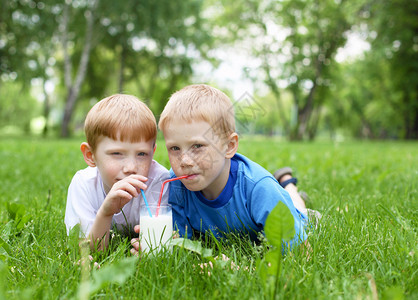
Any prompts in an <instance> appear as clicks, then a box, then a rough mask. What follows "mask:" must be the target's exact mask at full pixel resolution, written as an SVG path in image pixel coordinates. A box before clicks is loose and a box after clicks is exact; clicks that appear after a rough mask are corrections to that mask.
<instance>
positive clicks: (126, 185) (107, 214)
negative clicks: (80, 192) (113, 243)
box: [89, 175, 147, 250]
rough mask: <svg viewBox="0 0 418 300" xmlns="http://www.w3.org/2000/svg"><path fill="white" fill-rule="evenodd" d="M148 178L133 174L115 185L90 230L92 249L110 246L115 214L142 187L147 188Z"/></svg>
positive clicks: (136, 194) (135, 195)
mask: <svg viewBox="0 0 418 300" xmlns="http://www.w3.org/2000/svg"><path fill="white" fill-rule="evenodd" d="M146 180H147V178H146V177H144V176H141V175H131V176H128V177H125V178H124V179H122V180H120V181H118V182H116V183H115V184H114V185H113V187H112V189H111V190H110V191H109V193H108V194H107V196H106V198H105V200H104V202H103V204H102V205H101V207H100V209H99V210H98V212H97V214H96V218H95V220H94V223H93V226H92V228H91V230H90V234H89V242H90V248H91V249H92V250H93V249H98V250H103V249H104V248H106V247H107V246H108V244H109V232H110V227H111V224H112V218H113V215H114V214H116V213H119V212H120V210H121V209H122V208H123V207H124V206H125V204H126V203H128V202H129V201H130V200H131V199H132V198H134V197H137V196H138V195H139V193H140V190H141V189H143V190H145V189H146V188H147V186H146V185H145V183H144V181H146Z"/></svg>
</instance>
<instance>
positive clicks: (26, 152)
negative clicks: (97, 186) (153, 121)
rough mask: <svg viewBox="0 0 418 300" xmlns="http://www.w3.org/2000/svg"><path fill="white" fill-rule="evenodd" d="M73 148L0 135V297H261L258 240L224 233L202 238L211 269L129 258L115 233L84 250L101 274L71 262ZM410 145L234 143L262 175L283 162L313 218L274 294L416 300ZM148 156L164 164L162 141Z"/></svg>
mask: <svg viewBox="0 0 418 300" xmlns="http://www.w3.org/2000/svg"><path fill="white" fill-rule="evenodd" d="M80 142H81V140H64V141H62V140H41V139H11V138H8V139H5V138H3V139H0V157H1V164H0V182H1V185H0V207H1V210H0V211H1V214H0V237H1V240H0V244H1V247H0V269H1V270H0V299H57V298H62V299H68V298H79V297H88V296H90V297H92V298H114V299H116V298H117V299H120V298H125V299H135V298H137V299H263V298H268V290H269V288H268V284H267V283H266V282H267V281H264V280H261V279H260V276H259V272H258V268H257V260H258V259H260V258H261V257H262V256H263V254H264V253H265V252H266V251H268V250H267V248H266V247H265V244H262V245H260V246H255V245H252V244H251V243H249V242H247V241H245V240H244V241H242V240H238V239H234V238H233V237H231V239H230V240H229V241H227V242H224V243H220V244H216V243H215V242H213V241H202V245H203V247H206V248H210V249H212V252H213V257H215V256H219V257H222V254H224V255H226V256H227V257H229V259H230V261H229V262H221V261H220V259H218V260H217V262H216V263H215V264H212V265H213V268H212V267H210V265H209V264H207V265H204V263H208V260H207V259H206V258H204V257H202V255H199V254H198V253H195V252H191V251H188V250H185V249H180V248H175V249H174V251H173V252H172V253H170V252H166V253H162V254H160V255H157V256H150V257H146V256H145V257H142V259H141V260H138V259H136V258H131V255H130V253H129V243H128V239H123V238H122V237H120V236H118V235H116V237H115V239H114V240H113V242H112V245H111V249H110V250H109V251H108V252H106V253H93V254H92V255H93V257H94V261H96V262H98V263H99V264H100V265H101V268H100V270H95V269H94V268H92V269H91V270H88V268H82V267H80V266H79V265H77V264H76V262H77V261H78V260H79V259H80V258H81V256H82V255H84V256H85V255H86V254H81V253H80V251H79V248H78V241H77V239H76V238H71V237H70V238H68V237H67V236H66V231H65V225H64V210H65V202H66V192H67V187H68V184H69V182H70V180H71V178H72V176H73V175H74V173H75V172H76V171H77V170H78V169H80V168H84V167H85V163H84V161H83V159H82V156H81V153H80V151H79V144H80ZM417 146H418V143H416V142H414V143H412V142H411V143H406V142H344V143H332V142H317V143H287V142H280V141H277V140H270V139H266V138H252V137H250V136H244V137H243V138H242V141H241V144H240V150H239V151H240V152H241V153H242V154H244V155H247V156H248V157H249V158H251V159H253V160H255V161H257V162H258V163H260V164H261V165H262V166H264V167H265V168H266V169H267V170H269V171H270V172H274V171H275V170H276V169H277V168H279V167H282V166H285V165H289V166H291V167H292V168H293V169H294V170H295V175H296V176H297V177H298V179H299V184H298V186H299V189H300V190H304V191H306V192H307V193H308V195H309V197H310V200H311V202H310V203H309V206H310V207H311V208H314V209H317V210H319V211H321V213H322V214H323V219H322V222H321V224H320V226H319V228H318V229H317V230H316V231H311V232H310V237H309V240H310V244H311V245H312V248H313V252H312V254H311V258H310V260H307V259H306V255H305V254H304V253H302V252H301V251H295V252H294V253H291V254H289V255H287V256H286V257H285V258H284V261H283V265H282V274H281V276H280V282H279V287H280V288H279V289H278V291H277V296H278V297H279V298H281V299H294V298H296V299H318V298H323V299H354V298H356V299H366V298H368V299H378V298H385V297H387V298H388V299H392V298H393V297H396V296H399V297H401V298H399V299H402V297H404V298H405V299H417V298H418V280H417V277H418V276H417V275H418V274H417V270H418V265H417V257H418V253H417V250H418V245H417V240H418V238H417V219H418V201H417V198H418V192H417V182H418V151H417V149H418V147H417ZM155 158H156V159H157V160H158V161H160V162H161V163H162V164H164V165H165V166H167V167H169V165H168V159H167V158H166V152H165V150H164V143H163V142H162V141H160V142H159V143H158V148H157V152H156V157H155ZM260 201H262V199H260ZM231 260H232V261H233V262H234V264H232V265H231ZM202 264H203V265H202ZM81 283H83V284H81Z"/></svg>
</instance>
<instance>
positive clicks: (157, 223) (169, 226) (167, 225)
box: [140, 206, 173, 252]
mask: <svg viewBox="0 0 418 300" xmlns="http://www.w3.org/2000/svg"><path fill="white" fill-rule="evenodd" d="M145 209H146V208H145ZM150 211H151V213H152V217H151V216H150V215H149V212H148V210H146V214H145V212H144V211H143V208H141V216H140V240H141V250H142V251H144V252H150V251H157V252H158V251H160V250H161V248H162V246H167V245H168V242H169V241H170V239H171V237H172V236H173V217H172V214H171V207H167V206H161V207H160V209H159V213H158V217H156V216H155V211H156V208H153V207H150Z"/></svg>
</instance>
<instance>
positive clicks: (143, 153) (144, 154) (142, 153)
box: [138, 152, 147, 156]
mask: <svg viewBox="0 0 418 300" xmlns="http://www.w3.org/2000/svg"><path fill="white" fill-rule="evenodd" d="M146 155H147V154H146V153H145V152H139V153H138V156H146Z"/></svg>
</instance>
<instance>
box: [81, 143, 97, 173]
mask: <svg viewBox="0 0 418 300" xmlns="http://www.w3.org/2000/svg"><path fill="white" fill-rule="evenodd" d="M80 150H81V152H83V157H84V161H85V162H86V164H87V165H89V166H90V167H95V166H96V163H95V162H94V157H93V151H92V150H91V147H90V145H89V144H88V143H86V142H84V143H81V146H80Z"/></svg>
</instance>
